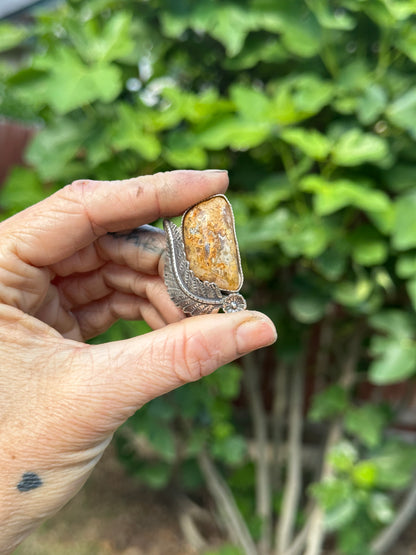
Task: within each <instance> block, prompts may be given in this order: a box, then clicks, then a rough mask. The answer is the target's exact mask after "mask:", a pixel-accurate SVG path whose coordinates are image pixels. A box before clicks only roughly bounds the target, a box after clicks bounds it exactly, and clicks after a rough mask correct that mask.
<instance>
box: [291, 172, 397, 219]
mask: <svg viewBox="0 0 416 555" xmlns="http://www.w3.org/2000/svg"><path fill="white" fill-rule="evenodd" d="M301 188H302V189H303V190H304V191H307V192H311V193H315V197H314V207H315V210H316V212H317V214H319V215H326V214H332V213H333V212H336V211H337V210H340V209H342V208H344V207H346V206H356V207H357V208H361V209H362V210H364V211H365V212H368V213H370V214H372V213H377V212H384V211H386V210H388V209H389V207H390V200H389V198H388V196H387V195H386V194H385V193H383V192H382V191H378V190H376V189H371V188H370V187H368V186H367V185H366V184H364V183H363V184H361V183H359V182H358V181H349V180H347V179H338V180H335V181H328V180H326V179H324V178H323V177H320V176H318V175H310V176H308V177H305V178H304V179H302V181H301Z"/></svg>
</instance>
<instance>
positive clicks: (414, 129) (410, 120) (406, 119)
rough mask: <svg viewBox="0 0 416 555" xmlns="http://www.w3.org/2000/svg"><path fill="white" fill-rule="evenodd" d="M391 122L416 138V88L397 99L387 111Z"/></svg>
mask: <svg viewBox="0 0 416 555" xmlns="http://www.w3.org/2000/svg"><path fill="white" fill-rule="evenodd" d="M386 116H387V117H388V119H389V121H390V122H391V123H393V124H394V125H396V126H397V127H399V128H400V129H405V130H406V131H408V132H409V133H411V135H412V137H413V138H416V87H413V88H411V89H410V90H408V91H406V92H405V93H404V94H402V95H401V96H399V97H398V98H396V99H395V101H394V102H392V103H391V104H390V106H389V107H388V108H387V110H386Z"/></svg>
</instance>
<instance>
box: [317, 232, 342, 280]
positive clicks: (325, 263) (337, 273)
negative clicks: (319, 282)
mask: <svg viewBox="0 0 416 555" xmlns="http://www.w3.org/2000/svg"><path fill="white" fill-rule="evenodd" d="M314 264H315V266H316V269H317V271H318V272H319V273H320V274H321V275H322V276H324V278H325V279H327V280H328V281H330V282H333V281H337V280H338V279H339V278H340V277H341V276H342V275H343V273H344V272H345V269H346V266H347V248H346V246H345V244H343V242H342V241H337V244H336V247H335V246H331V247H329V248H328V249H327V250H326V251H325V252H323V253H322V254H321V255H320V256H319V257H318V258H315V259H314Z"/></svg>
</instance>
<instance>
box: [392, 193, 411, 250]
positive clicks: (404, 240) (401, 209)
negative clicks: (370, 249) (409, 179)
mask: <svg viewBox="0 0 416 555" xmlns="http://www.w3.org/2000/svg"><path fill="white" fill-rule="evenodd" d="M415 210H416V192H412V193H408V194H405V195H402V196H400V197H399V199H398V200H397V202H396V216H395V222H394V227H393V232H392V243H393V246H394V247H395V248H396V249H397V250H400V251H404V250H407V249H410V248H412V247H416V218H415V217H414V215H415Z"/></svg>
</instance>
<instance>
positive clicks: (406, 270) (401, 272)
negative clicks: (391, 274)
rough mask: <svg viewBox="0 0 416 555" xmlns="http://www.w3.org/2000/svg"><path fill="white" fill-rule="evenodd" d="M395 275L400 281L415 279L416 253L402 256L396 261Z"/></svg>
mask: <svg viewBox="0 0 416 555" xmlns="http://www.w3.org/2000/svg"><path fill="white" fill-rule="evenodd" d="M396 274H397V275H398V276H399V277H400V278H402V279H407V278H410V277H416V253H411V254H403V255H402V256H400V257H399V258H398V259H397V263H396Z"/></svg>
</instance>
